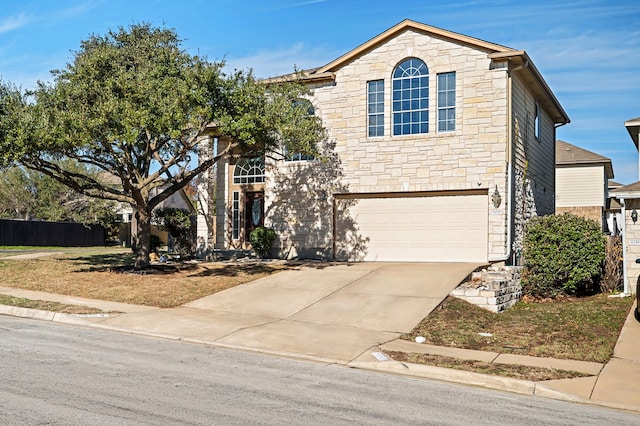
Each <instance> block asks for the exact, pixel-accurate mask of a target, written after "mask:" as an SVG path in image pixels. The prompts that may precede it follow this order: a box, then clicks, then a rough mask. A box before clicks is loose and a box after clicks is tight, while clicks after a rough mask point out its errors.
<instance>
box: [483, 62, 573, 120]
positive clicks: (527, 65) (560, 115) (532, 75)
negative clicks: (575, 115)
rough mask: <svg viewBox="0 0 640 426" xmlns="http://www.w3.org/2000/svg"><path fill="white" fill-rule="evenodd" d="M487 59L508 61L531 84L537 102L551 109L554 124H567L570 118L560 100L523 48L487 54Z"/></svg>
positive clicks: (548, 109)
mask: <svg viewBox="0 0 640 426" xmlns="http://www.w3.org/2000/svg"><path fill="white" fill-rule="evenodd" d="M489 59H491V60H494V61H496V62H501V61H509V62H510V63H511V64H512V65H513V67H514V68H517V71H516V72H518V73H520V74H522V75H523V78H524V80H525V81H526V82H528V83H530V84H532V86H533V87H532V89H533V90H534V94H535V95H536V96H537V100H538V102H540V103H541V104H542V106H543V107H546V108H545V109H546V110H547V111H551V112H552V113H553V114H552V117H551V118H552V119H553V122H554V123H555V124H562V125H564V124H569V123H570V122H571V120H570V119H569V115H568V114H567V112H566V111H565V110H564V108H562V105H560V101H558V98H556V96H555V95H554V94H553V92H552V91H551V88H550V87H549V85H548V84H547V82H546V81H545V80H544V78H543V77H542V74H540V71H538V68H536V66H535V64H534V63H533V61H532V60H531V58H530V57H529V55H528V54H527V52H525V51H524V50H511V51H504V52H495V53H490V54H489ZM520 65H522V67H521V68H520V67H519V66H520Z"/></svg>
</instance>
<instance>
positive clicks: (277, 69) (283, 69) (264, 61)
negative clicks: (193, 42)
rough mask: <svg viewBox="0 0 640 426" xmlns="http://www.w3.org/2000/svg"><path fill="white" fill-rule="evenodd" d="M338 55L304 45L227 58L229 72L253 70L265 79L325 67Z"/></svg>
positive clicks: (299, 44)
mask: <svg viewBox="0 0 640 426" xmlns="http://www.w3.org/2000/svg"><path fill="white" fill-rule="evenodd" d="M337 56H339V54H336V53H332V52H328V51H327V50H325V49H323V48H311V49H310V48H307V47H306V46H305V45H304V43H296V44H294V45H292V46H288V47H286V46H285V47H280V48H276V49H274V50H261V51H258V52H255V53H253V54H251V55H248V56H243V57H236V58H227V61H226V68H227V69H229V70H233V69H238V70H247V69H249V68H251V69H253V72H254V74H255V75H256V77H260V78H267V77H275V76H278V75H283V74H288V73H291V72H293V71H294V70H295V69H296V68H297V69H309V68H315V67H319V66H322V65H325V64H327V63H329V62H331V61H332V60H333V59H335V58H336V57H337Z"/></svg>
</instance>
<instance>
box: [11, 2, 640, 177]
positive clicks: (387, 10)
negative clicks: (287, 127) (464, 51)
mask: <svg viewBox="0 0 640 426" xmlns="http://www.w3.org/2000/svg"><path fill="white" fill-rule="evenodd" d="M406 18H408V19H413V20H415V21H419V22H422V23H425V24H428V25H433V26H436V27H440V28H444V29H447V30H451V31H455V32H458V33H462V34H466V35H469V36H472V37H476V38H479V39H483V40H487V41H490V42H493V43H497V44H502V45H505V46H508V47H512V48H514V49H518V50H526V51H527V53H528V54H529V55H530V57H531V58H532V59H533V61H534V63H535V64H536V66H537V68H538V69H539V70H540V72H541V73H542V75H543V76H544V78H545V79H546V81H547V83H548V85H549V86H550V87H551V89H552V90H553V92H554V93H555V95H556V97H557V98H558V100H559V101H560V103H561V104H562V106H563V107H564V109H565V110H566V111H567V113H568V114H569V117H570V118H571V123H570V124H568V125H567V126H564V127H560V128H559V129H558V133H557V136H558V138H559V139H562V140H565V141H567V142H569V143H572V144H574V145H578V146H580V147H582V148H585V149H588V150H590V151H594V152H596V153H598V154H600V155H604V156H606V157H609V158H611V160H612V161H613V168H614V172H615V175H616V177H615V180H616V181H618V182H621V183H625V184H627V183H631V182H635V181H637V180H638V152H637V150H636V149H635V146H634V145H633V142H632V141H631V138H630V137H629V134H628V133H627V131H626V129H625V127H624V122H625V121H626V120H629V119H631V118H636V117H640V61H639V57H640V3H638V1H637V0H628V1H627V0H618V1H616V0H538V1H535V2H521V1H508V0H493V1H473V0H452V1H429V0H403V1H397V2H396V1H391V0H386V1H381V0H368V1H364V0H271V1H270V0H244V1H240V0H208V1H207V0H182V1H168V0H147V1H143V0H139V1H136V0H104V1H100V0H67V1H64V0H60V1H50V0H22V1H14V2H9V1H3V2H2V8H1V9H0V77H1V78H2V80H4V81H9V82H11V83H14V84H16V85H18V86H21V87H22V88H23V89H27V88H31V87H33V86H34V85H35V83H36V81H37V80H45V81H47V80H50V74H49V71H50V70H52V69H57V68H62V67H64V65H65V64H66V63H67V62H70V61H71V60H72V57H73V56H72V51H74V50H77V49H78V47H79V44H80V41H81V40H83V39H85V38H87V36H89V35H90V34H104V33H106V32H107V31H108V30H109V29H117V28H118V27H120V26H129V25H131V24H133V23H140V22H150V23H152V24H154V25H157V26H165V27H169V28H174V29H176V31H177V32H178V34H179V35H180V37H181V38H183V39H184V40H185V41H184V47H185V48H186V49H187V50H188V51H189V52H190V53H193V54H195V53H198V54H203V55H206V56H207V57H208V58H209V59H211V60H220V59H226V61H227V63H228V66H229V67H230V68H239V69H247V68H253V70H254V72H255V73H256V75H258V76H259V77H269V76H274V75H278V74H283V73H287V72H291V71H293V69H294V66H295V67H298V68H311V67H316V66H320V65H324V64H326V63H328V62H330V61H332V60H333V59H335V58H337V57H339V56H340V55H342V54H344V53H346V52H347V51H349V50H351V49H353V48H355V47H357V46H358V45H360V44H361V43H364V42H365V41H367V40H369V39H370V38H372V37H375V36H376V35H378V34H379V33H381V32H383V31H385V30H386V29H388V28H390V27H392V26H393V25H395V24H397V23H398V22H400V21H402V20H403V19H406Z"/></svg>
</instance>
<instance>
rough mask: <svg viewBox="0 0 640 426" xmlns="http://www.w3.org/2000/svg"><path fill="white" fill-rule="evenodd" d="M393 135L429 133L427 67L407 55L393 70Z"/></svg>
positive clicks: (420, 61)
mask: <svg viewBox="0 0 640 426" xmlns="http://www.w3.org/2000/svg"><path fill="white" fill-rule="evenodd" d="M392 82H393V105H392V111H393V134H394V135H412V134H418V133H428V132H429V69H428V68H427V65H426V64H425V63H424V62H423V61H422V60H420V59H417V58H409V59H406V60H405V61H403V62H401V63H400V64H399V65H398V66H397V67H396V69H395V70H394V71H393V78H392Z"/></svg>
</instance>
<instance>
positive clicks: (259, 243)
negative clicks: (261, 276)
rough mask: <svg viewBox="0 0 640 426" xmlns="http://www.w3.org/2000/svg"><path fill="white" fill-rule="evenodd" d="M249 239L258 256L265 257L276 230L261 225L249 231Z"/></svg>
mask: <svg viewBox="0 0 640 426" xmlns="http://www.w3.org/2000/svg"><path fill="white" fill-rule="evenodd" d="M249 241H251V246H252V247H253V250H254V251H255V252H256V255H257V256H258V257H260V258H264V257H267V255H268V254H269V250H271V247H273V243H275V241H276V231H274V230H273V229H271V228H265V227H262V226H261V227H259V228H256V229H254V230H253V231H251V234H249Z"/></svg>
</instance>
